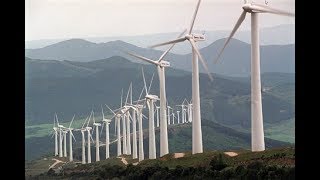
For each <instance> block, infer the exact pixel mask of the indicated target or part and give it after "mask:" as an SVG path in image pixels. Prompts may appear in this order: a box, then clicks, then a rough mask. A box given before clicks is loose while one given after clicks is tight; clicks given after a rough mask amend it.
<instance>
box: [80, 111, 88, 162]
mask: <svg viewBox="0 0 320 180" xmlns="http://www.w3.org/2000/svg"><path fill="white" fill-rule="evenodd" d="M87 120H88V117H87V118H86V119H85V120H84V122H83V124H82V127H81V129H80V130H81V135H82V164H85V163H86V148H85V146H86V139H85V135H84V133H85V132H86V131H87V129H86V128H84V125H85V124H86V121H87Z"/></svg>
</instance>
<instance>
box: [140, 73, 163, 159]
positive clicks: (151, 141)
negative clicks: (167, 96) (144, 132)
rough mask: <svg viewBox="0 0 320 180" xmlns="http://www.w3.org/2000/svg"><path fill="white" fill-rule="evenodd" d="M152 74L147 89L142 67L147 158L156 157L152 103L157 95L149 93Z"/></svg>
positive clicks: (156, 98)
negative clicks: (147, 110)
mask: <svg viewBox="0 0 320 180" xmlns="http://www.w3.org/2000/svg"><path fill="white" fill-rule="evenodd" d="M153 76H154V74H153V75H152V77H151V82H150V85H149V89H147V85H146V80H145V77H144V72H143V68H142V77H143V83H144V88H145V93H146V96H145V101H146V102H147V106H148V109H149V159H156V139H155V138H156V137H155V131H154V103H155V102H156V101H157V100H159V98H158V96H157V95H152V94H149V91H150V88H151V85H152V80H153Z"/></svg>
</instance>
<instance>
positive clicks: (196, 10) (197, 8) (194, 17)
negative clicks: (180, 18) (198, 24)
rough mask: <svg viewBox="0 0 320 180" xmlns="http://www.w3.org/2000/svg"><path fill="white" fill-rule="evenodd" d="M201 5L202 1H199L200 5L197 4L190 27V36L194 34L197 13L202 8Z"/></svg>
mask: <svg viewBox="0 0 320 180" xmlns="http://www.w3.org/2000/svg"><path fill="white" fill-rule="evenodd" d="M200 3H201V0H198V4H197V6H196V9H195V11H194V13H193V17H192V21H191V25H190V28H189V34H191V32H192V29H193V25H194V21H195V20H196V17H197V13H198V10H199V6H200Z"/></svg>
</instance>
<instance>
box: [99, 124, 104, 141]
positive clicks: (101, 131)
mask: <svg viewBox="0 0 320 180" xmlns="http://www.w3.org/2000/svg"><path fill="white" fill-rule="evenodd" d="M104 124H105V122H104V121H103V123H102V125H101V126H102V127H101V130H100V134H99V137H100V136H101V134H102V131H103V127H104Z"/></svg>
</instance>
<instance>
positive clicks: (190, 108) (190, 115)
mask: <svg viewBox="0 0 320 180" xmlns="http://www.w3.org/2000/svg"><path fill="white" fill-rule="evenodd" d="M187 107H188V122H192V103H191V102H190V103H189V102H188V105H187Z"/></svg>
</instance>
